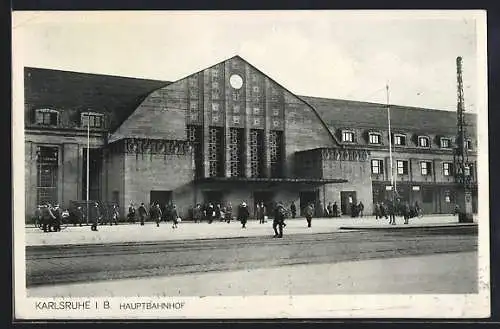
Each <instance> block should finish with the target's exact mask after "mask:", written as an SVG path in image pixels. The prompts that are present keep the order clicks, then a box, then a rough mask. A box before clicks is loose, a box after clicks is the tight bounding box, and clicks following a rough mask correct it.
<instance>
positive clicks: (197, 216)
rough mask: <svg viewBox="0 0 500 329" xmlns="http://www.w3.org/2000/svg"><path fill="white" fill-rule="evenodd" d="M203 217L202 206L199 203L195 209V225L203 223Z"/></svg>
mask: <svg viewBox="0 0 500 329" xmlns="http://www.w3.org/2000/svg"><path fill="white" fill-rule="evenodd" d="M202 216H203V211H202V209H201V205H200V204H199V203H198V204H197V205H196V207H194V208H193V219H194V222H195V223H199V222H201V219H202Z"/></svg>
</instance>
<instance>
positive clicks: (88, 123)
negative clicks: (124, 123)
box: [86, 116, 90, 224]
mask: <svg viewBox="0 0 500 329" xmlns="http://www.w3.org/2000/svg"><path fill="white" fill-rule="evenodd" d="M89 157H90V116H87V191H86V192H87V224H88V223H89V172H90V170H89Z"/></svg>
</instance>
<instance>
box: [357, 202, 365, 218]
mask: <svg viewBox="0 0 500 329" xmlns="http://www.w3.org/2000/svg"><path fill="white" fill-rule="evenodd" d="M363 210H365V205H364V204H363V202H361V201H359V204H358V211H359V217H363Z"/></svg>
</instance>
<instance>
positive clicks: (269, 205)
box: [253, 191, 274, 216]
mask: <svg viewBox="0 0 500 329" xmlns="http://www.w3.org/2000/svg"><path fill="white" fill-rule="evenodd" d="M260 202H263V203H264V206H265V207H266V215H267V216H269V215H272V213H273V211H272V210H273V208H274V192H271V191H255V192H253V203H254V209H256V207H255V206H256V205H257V203H260Z"/></svg>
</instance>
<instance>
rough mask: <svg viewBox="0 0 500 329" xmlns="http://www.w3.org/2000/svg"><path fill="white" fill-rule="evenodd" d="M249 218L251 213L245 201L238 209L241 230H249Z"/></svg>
mask: <svg viewBox="0 0 500 329" xmlns="http://www.w3.org/2000/svg"><path fill="white" fill-rule="evenodd" d="M248 217H250V212H249V211H248V207H247V204H246V202H244V201H243V202H242V203H241V204H240V206H239V208H238V219H239V221H240V223H241V228H247V227H246V225H247V220H248Z"/></svg>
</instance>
